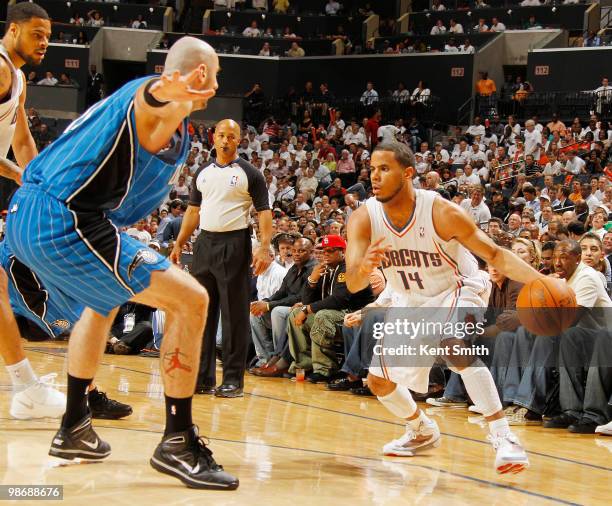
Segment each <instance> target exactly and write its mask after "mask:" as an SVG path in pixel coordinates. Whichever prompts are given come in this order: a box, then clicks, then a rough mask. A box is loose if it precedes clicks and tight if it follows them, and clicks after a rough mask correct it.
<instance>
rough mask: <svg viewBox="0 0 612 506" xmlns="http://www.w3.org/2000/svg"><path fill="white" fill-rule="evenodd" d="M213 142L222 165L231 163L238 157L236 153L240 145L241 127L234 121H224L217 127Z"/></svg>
mask: <svg viewBox="0 0 612 506" xmlns="http://www.w3.org/2000/svg"><path fill="white" fill-rule="evenodd" d="M213 140H214V143H215V149H216V151H217V158H218V159H219V160H220V161H221V162H222V163H229V162H230V161H232V160H234V159H235V158H236V156H238V155H237V152H236V151H237V149H238V145H239V144H240V125H239V124H238V123H236V122H235V121H234V120H233V119H222V120H221V121H219V123H217V125H216V126H215V135H214V138H213Z"/></svg>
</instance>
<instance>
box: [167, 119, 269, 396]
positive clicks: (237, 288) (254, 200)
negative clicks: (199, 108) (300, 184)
mask: <svg viewBox="0 0 612 506" xmlns="http://www.w3.org/2000/svg"><path fill="white" fill-rule="evenodd" d="M214 144H215V150H216V153H217V157H216V158H211V159H210V160H209V161H208V162H206V163H205V164H204V165H202V166H201V167H200V168H199V169H198V171H197V172H196V173H195V176H194V177H193V181H192V184H191V195H190V200H189V206H188V208H187V211H186V212H185V215H184V217H183V223H182V225H181V231H180V233H179V236H178V238H177V240H176V243H175V244H174V249H173V250H172V253H171V254H170V259H171V260H172V261H173V262H174V263H176V264H178V263H179V261H180V257H181V250H182V247H183V245H184V244H185V243H186V242H187V241H188V240H189V238H190V237H191V235H192V234H193V232H194V231H195V229H196V228H197V227H198V225H199V226H200V229H201V230H202V232H201V233H200V235H199V236H198V239H197V241H196V243H195V246H194V249H193V265H192V268H191V274H193V276H195V278H196V279H197V280H198V281H199V282H200V283H201V284H202V285H203V286H204V287H205V288H206V290H207V292H208V296H209V298H210V302H209V309H208V319H207V320H206V328H205V329H204V343H203V346H202V357H201V361H200V372H199V374H198V383H197V387H196V392H197V393H208V394H212V393H214V394H215V395H216V396H218V397H241V396H242V388H243V384H244V371H245V369H246V358H247V352H248V348H249V343H250V337H251V334H250V330H249V329H250V324H249V302H250V300H249V293H250V286H249V279H250V271H249V266H252V267H253V273H254V275H256V276H257V275H259V274H261V273H263V272H264V271H265V270H266V269H267V268H268V266H269V265H270V262H271V258H270V240H271V236H272V212H271V211H270V205H269V201H268V189H267V188H266V183H265V180H264V177H263V175H262V174H261V173H260V172H259V171H258V170H257V169H256V168H255V167H253V166H252V165H251V164H250V163H248V162H247V161H245V160H244V159H242V158H240V157H238V154H237V149H238V145H239V144H240V126H239V125H238V124H237V123H236V122H235V121H233V120H231V119H225V120H222V121H220V122H219V123H218V124H217V126H216V130H215V135H214ZM251 205H253V206H255V209H256V211H257V212H258V213H259V230H260V234H261V244H260V245H259V248H258V249H257V250H256V251H255V253H254V258H253V259H252V255H251V236H250V233H249V210H250V208H251ZM251 259H252V260H253V262H252V263H251ZM177 295H178V296H180V294H177ZM219 309H220V310H221V325H222V331H223V383H222V385H221V386H220V387H219V388H215V386H216V378H215V358H216V357H215V337H216V334H217V325H218V323H219ZM175 324H176V325H180V324H181V322H176V323H175Z"/></svg>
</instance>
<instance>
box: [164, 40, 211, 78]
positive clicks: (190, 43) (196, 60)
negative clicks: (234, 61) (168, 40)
mask: <svg viewBox="0 0 612 506" xmlns="http://www.w3.org/2000/svg"><path fill="white" fill-rule="evenodd" d="M201 64H204V65H206V69H207V73H208V71H209V69H210V70H213V69H214V70H215V72H216V71H217V69H218V68H219V57H218V56H217V53H215V50H214V49H213V48H212V47H211V46H210V45H209V44H207V43H206V42H204V41H203V40H200V39H196V38H195V37H181V38H180V39H179V40H177V41H176V42H175V43H174V44H173V45H172V47H171V48H170V50H169V51H168V55H167V56H166V61H165V63H164V74H172V72H174V71H176V70H178V71H179V72H180V73H181V74H182V75H185V74H188V73H189V72H191V71H192V70H194V69H195V68H197V67H198V66H199V65H201Z"/></svg>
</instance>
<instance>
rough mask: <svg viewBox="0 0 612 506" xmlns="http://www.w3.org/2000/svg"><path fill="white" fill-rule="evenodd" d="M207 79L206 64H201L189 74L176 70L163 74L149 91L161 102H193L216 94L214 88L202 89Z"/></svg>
mask: <svg viewBox="0 0 612 506" xmlns="http://www.w3.org/2000/svg"><path fill="white" fill-rule="evenodd" d="M205 80H206V65H200V66H198V67H197V68H196V69H194V70H192V71H191V72H190V73H189V74H187V75H181V73H180V72H179V71H178V70H175V71H174V72H173V73H172V74H171V75H168V74H162V76H161V77H160V79H159V81H157V82H156V83H155V84H153V86H151V88H150V89H149V92H150V93H151V94H152V95H153V96H154V97H155V99H156V100H159V101H161V102H191V101H194V100H206V99H210V98H212V97H214V96H215V93H216V91H215V90H213V89H208V90H200V89H198V88H199V87H200V86H202V85H203V84H204V82H205Z"/></svg>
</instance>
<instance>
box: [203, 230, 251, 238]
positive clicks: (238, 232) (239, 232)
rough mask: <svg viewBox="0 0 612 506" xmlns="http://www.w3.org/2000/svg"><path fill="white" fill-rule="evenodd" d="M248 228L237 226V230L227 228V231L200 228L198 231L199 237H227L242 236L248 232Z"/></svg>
mask: <svg viewBox="0 0 612 506" xmlns="http://www.w3.org/2000/svg"><path fill="white" fill-rule="evenodd" d="M248 232H249V229H248V228H239V229H238V230H229V231H227V232H212V231H210V230H202V232H201V233H200V235H199V237H204V236H206V237H211V238H215V237H223V238H228V237H241V236H243V235H244V234H245V233H248Z"/></svg>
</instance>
